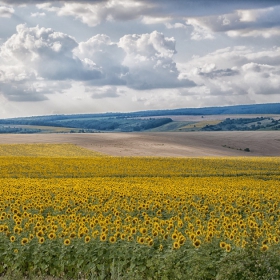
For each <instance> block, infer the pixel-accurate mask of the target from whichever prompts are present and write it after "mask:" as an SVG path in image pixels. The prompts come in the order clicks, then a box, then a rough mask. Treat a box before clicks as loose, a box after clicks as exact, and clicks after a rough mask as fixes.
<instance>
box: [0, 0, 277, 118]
mask: <svg viewBox="0 0 280 280" xmlns="http://www.w3.org/2000/svg"><path fill="white" fill-rule="evenodd" d="M275 102H280V1H279V0H235V1H227V0H172V1H169V0H151V1H148V0H82V1H51V0H49V1H44V0H0V118H9V117H20V116H35V115H50V114H77V113H99V112H131V111H139V110H154V109H173V108H198V107H209V106H226V105H239V104H258V103H275Z"/></svg>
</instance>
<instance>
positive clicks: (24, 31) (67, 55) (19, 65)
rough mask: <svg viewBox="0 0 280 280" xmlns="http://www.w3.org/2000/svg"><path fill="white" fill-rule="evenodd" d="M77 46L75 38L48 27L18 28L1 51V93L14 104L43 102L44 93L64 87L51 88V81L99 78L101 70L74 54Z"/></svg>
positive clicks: (63, 86) (19, 26)
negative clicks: (32, 101)
mask: <svg viewBox="0 0 280 280" xmlns="http://www.w3.org/2000/svg"><path fill="white" fill-rule="evenodd" d="M77 46H78V43H77V42H76V41H75V39H74V38H72V37H70V36H68V35H66V34H64V33H60V32H55V31H53V30H52V29H50V28H39V27H38V26H36V27H33V28H28V27H27V26H26V25H24V24H21V25H18V26H17V33H16V34H14V35H12V36H11V37H10V38H9V39H8V40H7V41H6V42H5V43H4V44H3V45H2V46H1V49H0V84H1V88H2V93H3V94H4V95H5V96H6V97H7V98H8V99H9V100H13V101H24V100H28V101H30V100H31V99H33V100H34V101H38V100H44V99H46V98H47V97H46V96H45V94H47V93H51V92H53V91H54V90H63V89H64V88H65V85H63V83H61V87H60V88H58V87H53V84H52V83H50V81H55V80H58V81H64V80H89V79H90V80H92V79H98V78H100V77H101V71H100V70H98V69H97V67H95V65H92V64H90V63H88V61H86V60H85V61H83V60H80V59H79V58H77V57H75V56H74V55H73V49H74V48H75V47H77ZM38 83H39V84H40V86H41V89H39V88H40V87H38ZM43 85H45V89H44V90H42V87H43Z"/></svg>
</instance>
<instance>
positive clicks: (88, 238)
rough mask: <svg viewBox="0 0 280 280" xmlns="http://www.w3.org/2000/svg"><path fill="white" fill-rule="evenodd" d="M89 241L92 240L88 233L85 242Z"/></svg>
mask: <svg viewBox="0 0 280 280" xmlns="http://www.w3.org/2000/svg"><path fill="white" fill-rule="evenodd" d="M89 241H90V236H88V235H87V236H86V237H85V243H89Z"/></svg>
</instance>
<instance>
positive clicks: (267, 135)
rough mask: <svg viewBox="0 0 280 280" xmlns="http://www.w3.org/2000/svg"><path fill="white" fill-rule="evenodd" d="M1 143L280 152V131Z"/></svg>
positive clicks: (181, 153)
mask: <svg viewBox="0 0 280 280" xmlns="http://www.w3.org/2000/svg"><path fill="white" fill-rule="evenodd" d="M1 143H2V144H4V143H8V144H13V143H72V144H76V145H79V146H81V147H84V148H88V149H90V150H94V151H97V152H101V153H104V154H107V155H112V156H161V157H162V156H164V157H207V156H215V157H216V156H217V157H220V156H280V132H278V131H253V132H248V131H246V132H240V131H236V132H187V133H184V132H178V133H177V132H170V133H168V132H162V133H161V132H158V133H93V134H23V135H22V134H21V135H19V134H3V135H0V144H1ZM245 148H249V149H250V152H245V151H244V149H245ZM240 149H241V150H240Z"/></svg>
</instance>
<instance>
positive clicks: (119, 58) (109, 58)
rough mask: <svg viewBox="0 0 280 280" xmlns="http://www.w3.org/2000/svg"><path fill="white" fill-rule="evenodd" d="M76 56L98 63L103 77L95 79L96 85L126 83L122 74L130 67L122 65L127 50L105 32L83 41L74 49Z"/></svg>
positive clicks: (93, 63) (91, 62) (89, 62)
mask: <svg viewBox="0 0 280 280" xmlns="http://www.w3.org/2000/svg"><path fill="white" fill-rule="evenodd" d="M74 54H75V56H76V57H78V58H80V59H81V60H83V61H85V62H87V63H88V64H92V65H98V67H99V69H100V71H101V72H102V74H103V75H102V77H101V78H100V79H98V80H96V81H93V83H94V84H95V85H106V84H110V85H125V84H126V81H125V80H123V79H122V76H123V75H125V74H126V73H127V72H128V68H127V67H126V66H124V65H122V62H123V60H124V58H125V55H126V54H125V52H124V50H123V49H122V48H120V47H119V46H118V44H117V43H114V42H112V41H111V39H110V37H109V36H107V35H104V34H98V35H96V36H93V37H92V38H90V39H89V40H88V41H86V42H81V43H80V44H79V46H78V47H77V48H76V49H75V50H74Z"/></svg>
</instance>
